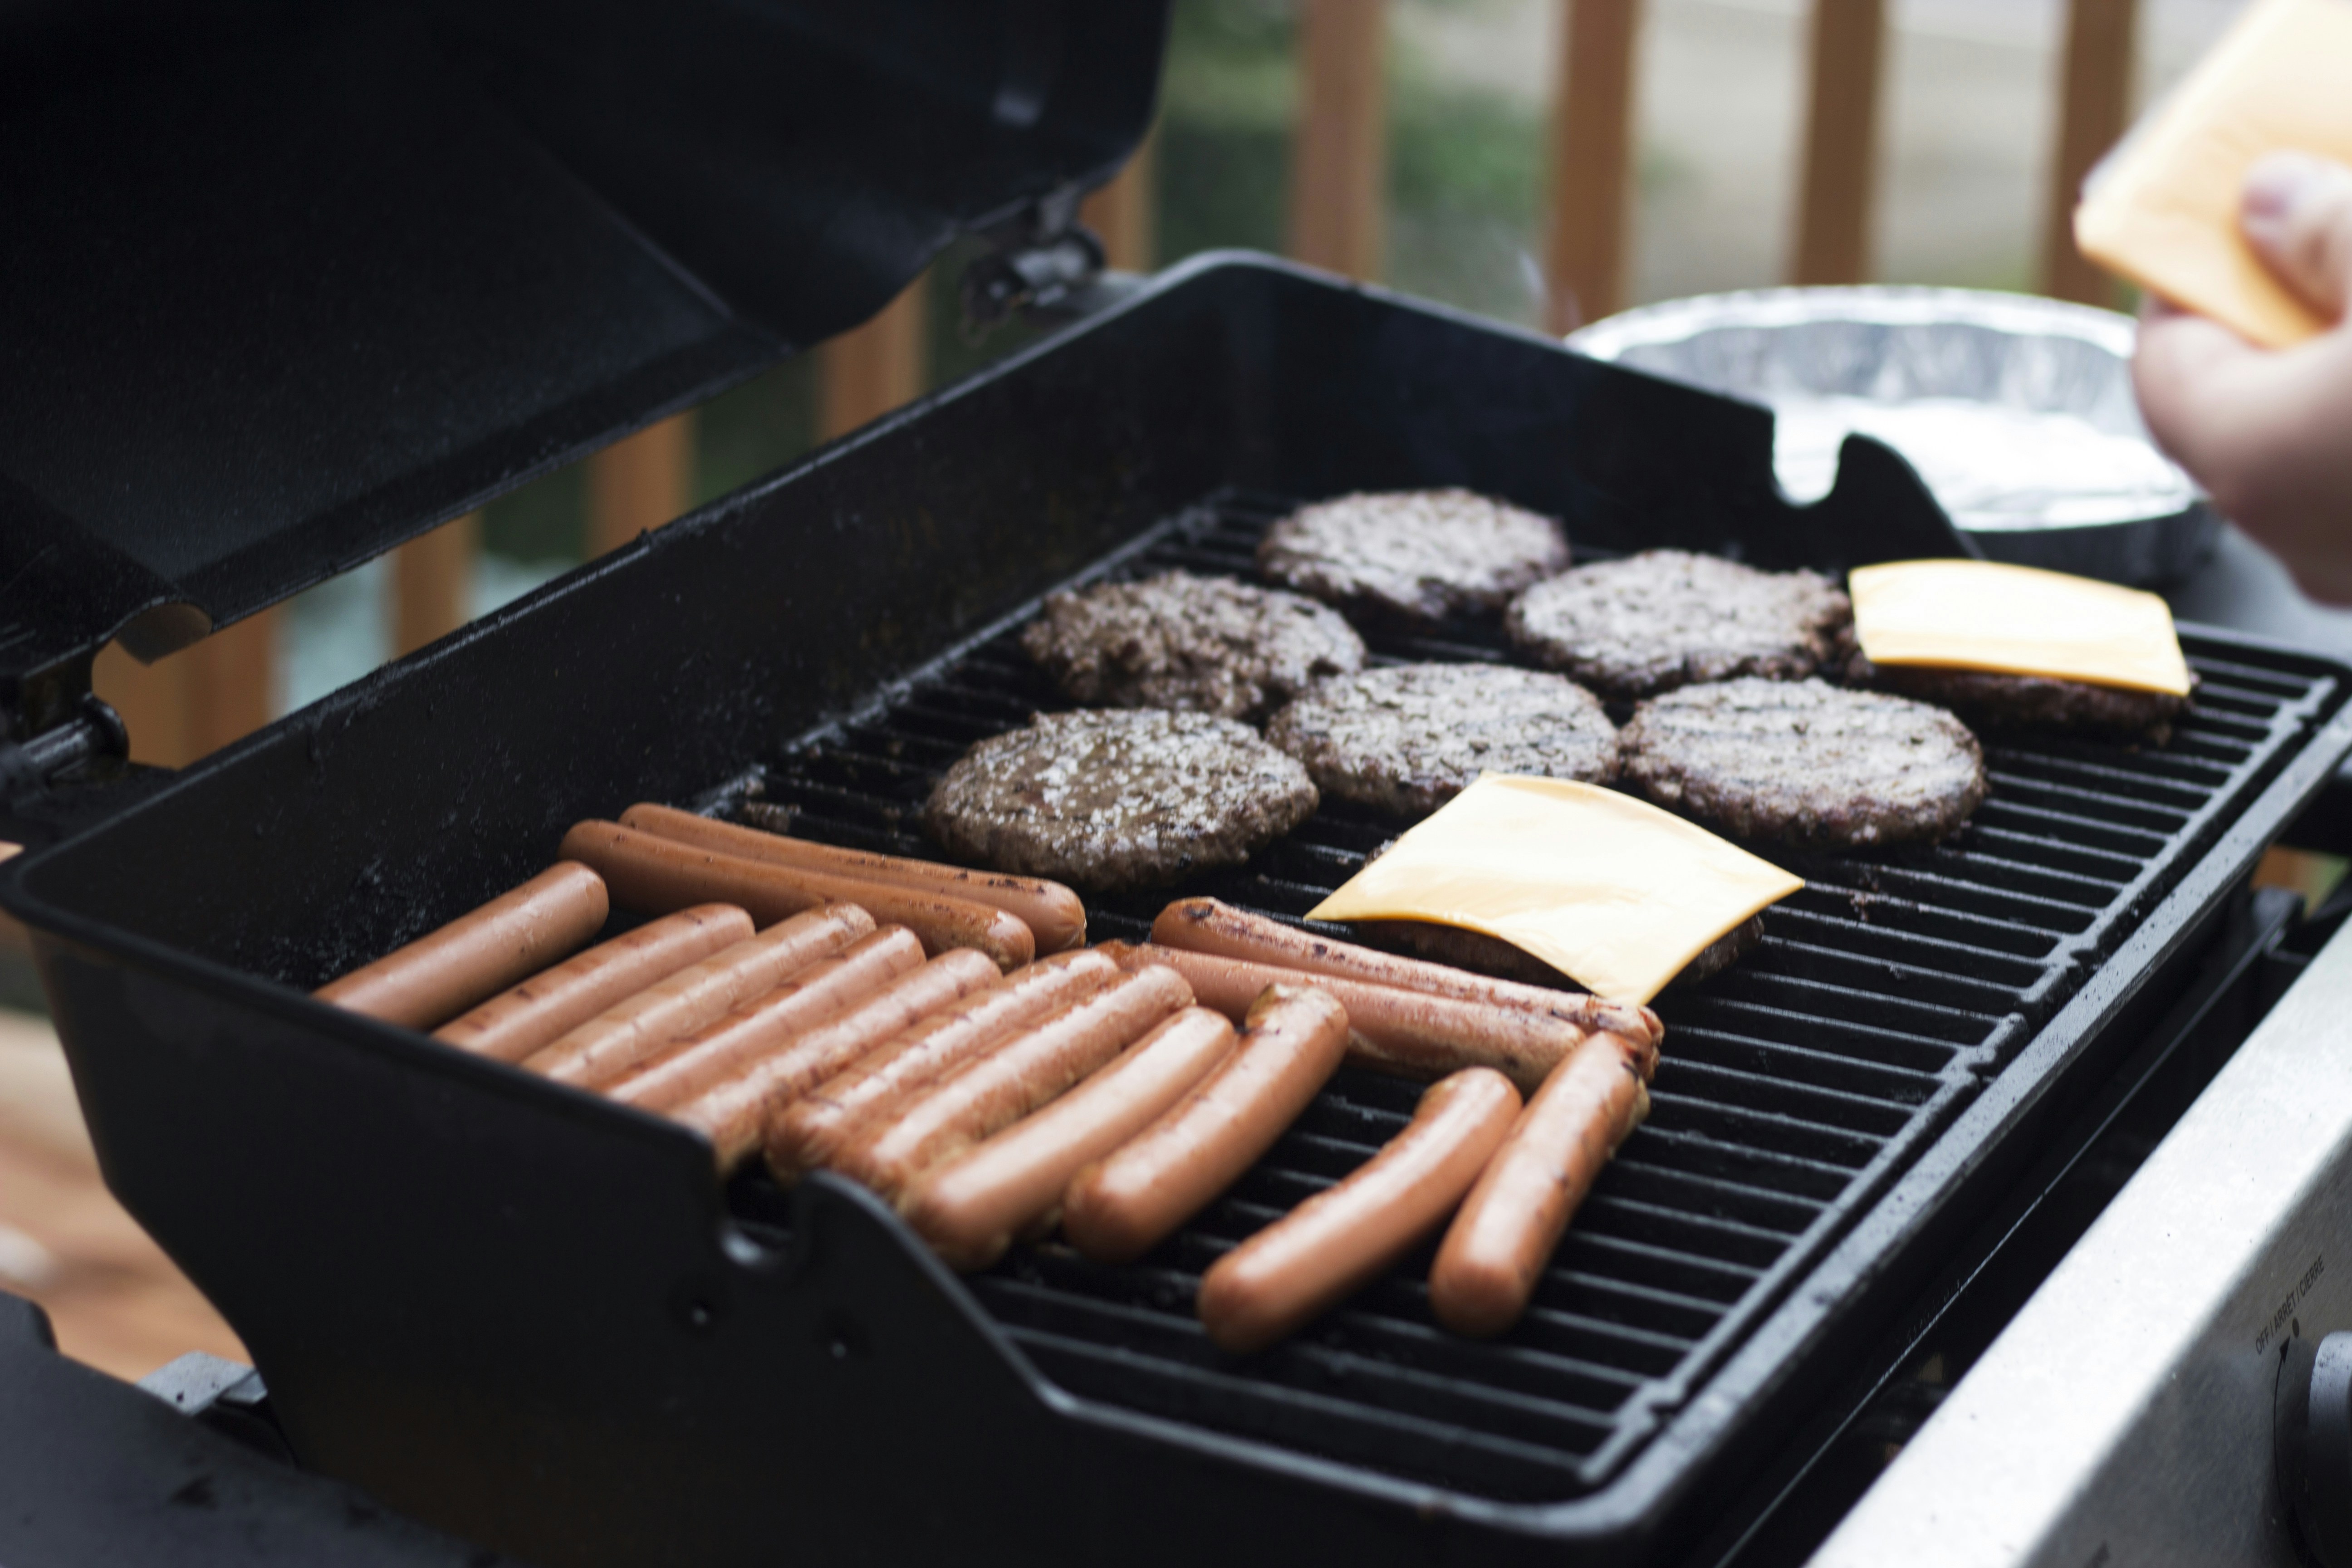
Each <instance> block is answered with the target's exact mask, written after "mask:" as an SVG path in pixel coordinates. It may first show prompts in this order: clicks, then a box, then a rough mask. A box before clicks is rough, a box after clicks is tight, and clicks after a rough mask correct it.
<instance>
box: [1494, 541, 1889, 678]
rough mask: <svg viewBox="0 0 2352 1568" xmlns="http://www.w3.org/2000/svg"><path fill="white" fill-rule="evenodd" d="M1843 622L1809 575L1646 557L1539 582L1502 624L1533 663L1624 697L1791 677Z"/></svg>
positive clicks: (1830, 594) (1848, 612)
mask: <svg viewBox="0 0 2352 1568" xmlns="http://www.w3.org/2000/svg"><path fill="white" fill-rule="evenodd" d="M1505 625H1506V626H1507V629H1508V630H1509V632H1510V634H1511V641H1512V642H1513V643H1514V644H1516V645H1517V647H1519V649H1520V650H1521V651H1522V652H1523V653H1525V654H1526V655H1527V656H1528V658H1532V659H1534V660H1535V662H1537V663H1538V664H1540V665H1542V666H1544V667H1545V668H1549V669H1557V670H1560V671H1563V672H1565V673H1566V674H1568V675H1570V676H1573V677H1574V678H1575V679H1578V680H1580V681H1581V682H1583V683H1584V684H1585V685H1587V686H1589V687H1591V688H1592V689H1594V690H1595V691H1598V692H1600V693H1601V695H1602V696H1603V697H1614V698H1625V699H1631V698H1637V697H1653V696H1655V695H1656V694H1657V693H1659V692H1661V691H1671V690H1673V689H1675V688H1676V687H1678V686H1695V685H1697V684H1698V683H1700V682H1702V681H1709V680H1729V679H1734V678H1736V677H1738V676H1744V675H1760V676H1767V677H1769V678H1770V679H1775V680H1801V679H1803V678H1804V677H1806V676H1809V675H1811V674H1812V673H1813V672H1814V670H1816V669H1818V668H1821V666H1822V663H1823V661H1825V660H1827V659H1828V658H1830V657H1831V656H1832V653H1834V652H1836V651H1837V650H1838V648H1839V647H1840V640H1841V638H1842V637H1843V634H1844V633H1845V632H1846V630H1847V629H1848V628H1849V627H1850V626H1852V625H1853V602H1852V601H1850V600H1849V599H1847V597H1846V596H1845V595H1844V594H1843V593H1842V592H1841V591H1840V590H1839V589H1838V587H1837V585H1836V584H1833V583H1832V582H1831V581H1830V580H1829V579H1828V578H1826V577H1824V576H1822V575H1821V574H1819V573H1816V572H1759V571H1757V570H1756V569H1755V568H1753V567H1749V566H1742V565H1740V564H1739V563H1738V562H1736V561H1725V560H1722V559H1719V558H1718V557H1716V556H1713V555H1693V554H1690V553H1689V552H1685V551H1681V550H1645V551H1643V552H1642V553H1641V554H1639V555H1629V556H1627V557H1626V558H1625V559H1624V560H1622V561H1605V562H1602V563H1600V564H1598V565H1593V566H1580V567H1578V568H1576V570H1574V571H1572V572H1564V573H1562V574H1560V575H1559V576H1557V577H1553V578H1550V579H1549V580H1548V581H1545V582H1542V583H1538V584H1536V585H1535V586H1534V587H1532V588H1529V589H1528V591H1527V592H1526V593H1524V594H1522V595H1519V596H1518V598H1517V599H1516V600H1514V601H1513V602H1512V605H1511V611H1510V615H1509V616H1508V617H1507V620H1506V622H1505Z"/></svg>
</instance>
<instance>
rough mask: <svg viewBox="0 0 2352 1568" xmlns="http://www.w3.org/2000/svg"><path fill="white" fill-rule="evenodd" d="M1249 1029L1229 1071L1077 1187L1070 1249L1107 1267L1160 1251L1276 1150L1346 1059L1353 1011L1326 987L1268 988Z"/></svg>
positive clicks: (1068, 1231)
mask: <svg viewBox="0 0 2352 1568" xmlns="http://www.w3.org/2000/svg"><path fill="white" fill-rule="evenodd" d="M1203 1000H1204V1001H1205V1000H1206V998H1203ZM1217 1010H1218V1011H1220V1012H1222V1011H1223V1009H1222V1008H1219V1009H1217ZM1243 1025H1244V1026H1243V1030H1242V1036H1241V1041H1240V1044H1239V1045H1238V1046H1237V1047H1235V1048H1234V1052H1233V1053H1232V1055H1230V1056H1229V1057H1227V1058H1226V1059H1225V1062H1224V1065H1223V1066H1222V1067H1220V1068H1217V1070H1216V1071H1215V1072H1213V1074H1211V1075H1210V1076H1209V1078H1208V1079H1206V1080H1205V1081H1203V1082H1202V1083H1201V1084H1199V1085H1197V1086H1196V1087H1195V1088H1194V1089H1192V1092H1191V1093H1190V1094H1188V1095H1186V1096H1185V1097H1184V1098H1183V1099H1182V1100H1180V1101H1179V1102H1178V1103H1177V1104H1176V1105H1175V1106H1174V1107H1173V1108H1172V1109H1171V1110H1168V1111H1167V1112H1165V1113H1164V1114H1163V1115H1161V1116H1160V1118H1159V1119H1158V1120H1157V1121H1153V1122H1152V1123H1151V1125H1150V1126H1149V1127H1147V1128H1146V1129H1144V1131H1142V1132H1141V1133H1139V1134H1138V1135H1137V1137H1136V1138H1135V1139H1134V1141H1133V1142H1129V1143H1128V1144H1127V1145H1126V1146H1125V1147H1123V1148H1121V1149H1119V1150H1118V1151H1117V1152H1114V1153H1112V1154H1110V1155H1109V1156H1108V1157H1107V1158H1106V1159H1104V1160H1103V1162H1102V1163H1100V1164H1098V1165H1094V1166H1091V1167H1089V1168H1087V1170H1084V1171H1081V1172H1080V1173H1078V1174H1077V1176H1076V1179H1074V1180H1073V1181H1072V1182H1071V1184H1070V1186H1069V1190H1068V1193H1067V1195H1066V1197H1065V1199H1064V1201H1063V1213H1062V1231H1063V1234H1064V1235H1066V1236H1067V1237H1069V1238H1070V1245H1072V1246H1073V1247H1076V1248H1077V1249H1078V1250H1079V1251H1080V1252H1082V1253H1084V1254H1085V1255H1086V1256H1087V1257H1088V1258H1094V1259H1096V1260H1097V1261H1099V1262H1105V1263H1127V1262H1131V1261H1132V1260H1134V1259H1135V1258H1140V1257H1142V1256H1143V1254H1145V1253H1146V1252H1149V1251H1150V1249H1151V1248H1152V1247H1157V1246H1158V1245H1159V1244H1160V1242H1161V1241H1163V1240H1165V1239H1167V1237H1170V1236H1171V1235H1173V1234H1174V1233H1175V1230H1176V1227H1177V1226H1181V1225H1182V1224H1183V1223H1184V1222H1185V1221H1186V1220H1188V1219H1190V1218H1192V1215H1195V1214H1198V1213H1199V1212H1200V1211H1201V1210H1202V1209H1203V1208H1205V1207H1207V1206H1208V1205H1209V1203H1210V1202H1211V1201H1212V1200H1213V1199H1214V1198H1215V1197H1216V1195H1217V1194H1219V1193H1222V1192H1223V1191H1224V1190H1225V1189H1226V1188H1227V1187H1229V1186H1231V1185H1233V1184H1234V1181H1235V1180H1236V1179H1238V1178H1239V1177H1240V1175H1241V1173H1243V1172H1244V1171H1246V1170H1248V1169H1249V1167H1250V1163H1251V1162H1253V1161H1255V1159H1256V1158H1257V1157H1258V1156H1259V1155H1261V1154H1263V1153H1265V1152H1266V1151H1267V1150H1268V1149H1270V1148H1272V1147H1273V1146H1274V1142H1275V1140H1276V1139H1277V1138H1279V1137H1281V1136H1282V1133H1283V1130H1284V1129H1285V1128H1286V1127H1288V1126H1289V1125H1290V1124H1291V1122H1292V1121H1296V1120H1297V1116H1298V1113H1299V1112H1300V1111H1302V1110H1306V1109H1307V1101H1309V1100H1313V1099H1314V1098H1315V1096H1316V1093H1317V1091H1318V1090H1319V1089H1322V1087H1323V1085H1324V1084H1325V1083H1326V1082H1327V1081H1328V1080H1329V1079H1330V1077H1331V1075H1332V1074H1333V1073H1335V1072H1337V1071H1338V1070H1339V1062H1340V1058H1342V1057H1343V1056H1345V1055H1346V1053H1347V1048H1348V1015H1347V1012H1346V1011H1345V1010H1344V1009H1343V1008H1342V1007H1341V1006H1340V1005H1339V1002H1338V1001H1336V1000H1335V999H1334V998H1333V997H1332V995H1331V994H1330V993H1329V992H1328V991H1326V990H1324V989H1322V988H1321V987H1320V986H1319V985H1318V986H1312V987H1310V986H1308V985H1307V984H1277V985H1269V986H1267V987H1265V990H1264V992H1263V993H1262V994H1260V995H1259V996H1258V997H1257V998H1256V999H1255V1002H1254V1003H1253V1004H1252V1005H1251V1006H1250V1007H1249V1008H1248V1009H1247V1011H1246V1012H1245V1014H1244V1018H1243Z"/></svg>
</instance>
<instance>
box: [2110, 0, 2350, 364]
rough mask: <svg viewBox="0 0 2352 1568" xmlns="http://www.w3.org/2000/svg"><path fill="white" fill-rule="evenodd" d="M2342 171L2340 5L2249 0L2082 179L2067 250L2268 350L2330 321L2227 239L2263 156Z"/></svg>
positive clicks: (2345, 124) (2346, 29) (2346, 42)
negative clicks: (2284, 152)
mask: <svg viewBox="0 0 2352 1568" xmlns="http://www.w3.org/2000/svg"><path fill="white" fill-rule="evenodd" d="M2281 148H2293V149H2296V150H2298V151H2301V152H2305V153H2317V154H2319V155H2320V156H2322V157H2328V158H2334V159H2336V160H2337V161H2338V162H2341V163H2352V0H2256V3H2255V4H2254V5H2250V6H2248V7H2247V8H2246V10H2245V12H2244V14H2243V15H2242V16H2240V17H2239V18H2238V21H2237V23H2236V24H2235V25H2234V26H2232V27H2231V30H2230V31H2229V33H2228V34H2226V35H2225V36H2224V37H2222V39H2221V42H2220V43H2219V44H2217V45H2216V46H2214V47H2213V50H2212V52H2211V53H2210V54H2209V55H2207V56H2206V57H2205V58H2204V59H2203V60H2202V61H2201V62H2200V63H2199V65H2198V66H2197V68H2196V69H2195V70H2193V71H2191V72H2190V73H2189V77H2188V79H2186V80H2185V81H2183V82H2182V83H2181V84H2180V86H2179V88H2178V89H2175V90H2174V92H2173V95H2172V98H2171V99H2170V100H2169V101H2168V102H2167V103H2166V104H2165V105H2164V106H2163V107H2162V108H2161V109H2159V110H2158V111H2157V112H2156V114H2155V115H2154V116H2153V117H2152V118H2151V119H2150V120H2149V121H2147V123H2146V124H2145V125H2143V126H2141V127H2140V128H2139V129H2138V130H2137V131H2136V132H2133V134H2132V136H2131V137H2130V138H2129V139H2128V140H2127V141H2126V142H2124V144H2123V146H2122V147H2121V148H2120V149H2119V150H2118V151H2117V152H2116V154H2115V156H2114V160H2113V162H2112V163H2110V164H2109V165H2108V166H2107V167H2106V168H2105V169H2103V170H2101V171H2099V172H2098V173H2097V174H2095V175H2094V176H2093V178H2092V181H2091V184H2090V188H2089V189H2088V190H2087V191H2086V192H2085V193H2084V198H2083V203H2082V205H2080V206H2079V207H2077V208H2075V210H2074V243H2075V244H2076V245H2077V246H2079V247H2081V248H2082V252H2083V254H2084V256H2087V257H2089V258H2091V259H2092V260H2093V261H2095V262H2097V263H2098V264H2099V265H2100V266H2102V267H2105V268H2107V269H2108V270H2109V271H2111V272H2114V273H2116V274H2119V275H2120V276H2122V277H2124V278H2126V279H2130V280H2131V281H2132V282H2134V283H2137V284H2138V285H2140V286H2141V287H2142V288H2144V289H2152V290H2153V291H2155V292H2156V293H2158V294H2161V295H2162V296H2164V297H2165V298H2166V299H2168V300H2171V301H2173V302H2174V303H2175V304H2178V305H2182V306H2185V307H2187V308H2188V309H2189V310H2195V311H2198V312H2200V314H2203V315H2207V316H2210V317H2212V318H2213V319H2214V320H2215V321H2220V322H2221V324H2222V325H2223V326H2226V327H2228V328H2230V329H2231V330H2232V331H2236V332H2238V333H2239V334H2240V335H2242V336H2243V337H2245V338H2247V339H2249V340H2251V341H2252V342H2257V343H2260V344H2262V345H2263V346H2264V347H2266V348H2284V347H2286V346H2288V345H2289V344H2292V343H2297V342H2302V341H2303V340H2305V338H2308V337H2311V336H2314V335H2315V334H2316V333H2318V332H2320V331H2324V330H2325V329H2326V327H2327V325H2328V322H2327V321H2325V320H2324V319H2322V318H2321V317H2320V315H2319V314H2318V313H2317V312H2316V311H2315V310H2312V309H2311V307H2310V306H2308V305H2306V304H2305V303H2304V302H2303V301H2302V300H2299V299H2297V298H2296V297H2295V296H2294V295H2293V294H2291V293H2289V292H2288V291H2287V290H2286V289H2284V288H2283V287H2281V286H2280V284H2279V282H2278V280H2277V279H2275V278H2273V277H2272V276H2271V273H2270V269H2269V268H2265V267H2264V266H2263V264H2262V262H2261V260H2260V259H2258V258H2256V257H2255V255H2254V253H2253V250H2252V248H2251V247H2249V246H2248V245H2247V244H2246V242H2245V240H2244V238H2243V237H2242V236H2241V235H2240V234H2239V232H2238V199H2239V188H2240V186H2241V185H2242V184H2243V183H2244V180H2245V177H2246V169H2247V166H2248V165H2250V164H2251V163H2253V161H2254V160H2255V159H2256V158H2259V157H2260V156H2262V155H2263V153H2269V152H2273V151H2276V150H2278V149H2281Z"/></svg>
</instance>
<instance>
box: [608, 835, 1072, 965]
mask: <svg viewBox="0 0 2352 1568" xmlns="http://www.w3.org/2000/svg"><path fill="white" fill-rule="evenodd" d="M563 844H564V853H565V854H566V855H569V856H571V857H572V858H575V859H579V860H583V861H585V862H587V863H588V864H589V865H591V866H593V867H594V868H596V869H597V870H598V871H599V872H601V873H603V875H604V879H605V881H606V882H608V883H610V884H611V885H612V889H613V897H614V899H615V900H618V901H619V902H620V903H621V904H622V905H623V906H624V907H625V908H628V909H633V910H645V911H646V913H648V914H667V912H669V911H670V910H677V909H684V908H685V907H686V906H687V905H688V904H699V903H704V902H707V901H709V900H713V899H717V900H721V901H722V902H726V903H730V904H740V906H742V907H743V908H744V909H746V910H750V911H751V918H752V919H753V920H754V921H761V922H762V923H765V922H767V921H780V920H782V919H783V918H784V917H785V916H787V915H792V914H797V913H799V912H800V911H801V910H806V909H810V908H813V907H814V906H815V905H818V904H823V903H851V904H856V905H857V906H858V907H859V908H861V909H865V910H871V911H872V912H873V915H874V918H875V919H876V920H877V921H887V922H888V923H890V924H893V925H902V926H905V927H906V928H907V929H908V930H909V931H913V932H914V933H915V934H916V935H917V936H919V937H921V938H922V939H923V951H924V952H929V953H931V954H933V955H934V956H936V955H937V954H939V953H942V952H947V951H948V950H949V949H950V948H958V947H969V948H971V949H974V950H975V951H977V952H984V953H986V954H987V955H988V956H989V957H991V958H992V959H994V960H995V961H996V966H997V967H998V968H999V969H1018V968H1020V967H1021V966H1022V965H1023V964H1024V963H1028V962H1029V961H1030V960H1031V959H1033V958H1034V957H1036V956H1037V946H1036V941H1035V939H1034V937H1033V936H1031V934H1030V931H1029V928H1028V927H1027V926H1025V925H1024V924H1022V923H1021V921H1020V920H1019V919H1018V918H1017V917H1015V916H1013V915H1009V914H1006V913H1005V912H1004V911H1003V910H995V909H991V908H989V907H988V906H987V905H986V904H976V903H973V902H972V901H971V900H969V899H951V898H948V897H946V896H944V895H942V894H938V893H917V892H909V891H908V890H907V889H904V888H893V887H889V886H887V885H886V884H884V883H881V882H858V881H853V880H851V879H848V878H846V877H835V876H829V875H827V874H826V873H824V872H822V871H804V870H802V869H801V868H798V867H793V866H772V865H769V864H767V863H766V862H764V861H760V860H751V859H746V858H744V857H742V856H740V855H727V854H721V853H720V852H719V851H717V850H713V849H703V848H698V847H695V846H693V845H690V844H680V843H677V841H675V840H673V839H668V838H656V837H654V836H653V835H652V834H650V833H638V832H635V831H634V830H633V829H630V828H626V827H623V826H620V825H619V824H617V823H612V822H583V823H581V824H579V825H578V826H574V827H573V828H572V831H571V832H569V833H567V834H565V835H564V836H563Z"/></svg>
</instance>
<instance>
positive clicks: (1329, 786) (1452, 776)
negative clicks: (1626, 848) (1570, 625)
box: [1265, 664, 1617, 816]
mask: <svg viewBox="0 0 2352 1568" xmlns="http://www.w3.org/2000/svg"><path fill="white" fill-rule="evenodd" d="M1265 738H1266V739H1267V740H1269V741H1271V742H1274V743H1275V744H1276V745H1277V746H1279V747H1281V748H1282V749H1283V750H1284V751H1286V752H1289V753H1290V754H1291V755H1292V756H1294V757H1297V759H1298V760H1299V761H1300V762H1302V763H1306V764H1307V772H1308V773H1311V774H1313V775H1314V778H1315V784H1316V786H1317V787H1318V788H1319V789H1321V790H1322V791H1323V792H1324V793H1326V794H1328V795H1337V796H1339V798H1340V799H1342V800H1352V801H1355V802H1357V803H1359V804H1360V805H1369V806H1371V807H1373V808H1374V809H1375V810H1379V811H1387V812H1393V813H1395V814H1397V815H1399V816H1427V815H1428V814H1429V813H1431V812H1433V811H1435V810H1436V809H1437V808H1438V807H1439V806H1441V805H1444V804H1445V803H1446V802H1447V801H1449V800H1452V799H1453V798H1454V796H1455V795H1459V794H1461V793H1462V792H1463V791H1464V790H1465V789H1466V788H1468V787H1469V786H1470V785H1471V784H1474V783H1475V782H1476V781H1477V777H1478V775H1479V774H1480V773H1535V774H1539V775H1541V776H1543V777H1546V778H1557V779H1580V780H1583V781H1585V782H1586V783H1589V784H1607V783H1608V782H1609V781H1610V780H1612V779H1613V778H1615V777H1616V776H1617V726H1616V725H1614V724H1612V723H1611V722H1610V721H1609V715H1608V714H1607V713H1606V712H1604V711H1602V710H1601V700H1600V699H1599V698H1597V697H1595V696H1593V695H1592V693H1591V692H1589V691H1587V690H1585V689H1584V688H1582V687H1580V686H1579V685H1577V684H1576V683H1575V682H1574V681H1571V680H1570V679H1566V678H1565V677H1563V676H1558V675H1547V674H1544V673H1543V672H1541V671H1539V670H1533V669H1513V668H1509V667H1507V666H1504V665H1492V664H1402V665H1397V666H1394V667H1392V668H1387V669H1368V670H1365V671H1363V672H1362V673H1361V674H1358V675H1342V676H1337V677H1334V678H1333V679H1329V680H1327V681H1325V682H1323V684H1321V685H1320V686H1318V687H1317V688H1316V689H1314V690H1312V691H1310V692H1308V693H1307V695H1306V696H1304V697H1302V698H1300V699H1299V700H1297V701H1296V702H1293V703H1292V704H1291V705H1290V706H1289V707H1287V708H1285V709H1284V710H1281V711H1280V712H1278V713H1276V715H1275V716H1274V718H1273V719H1272V720H1271V721H1268V722H1267V724H1266V727H1265Z"/></svg>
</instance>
